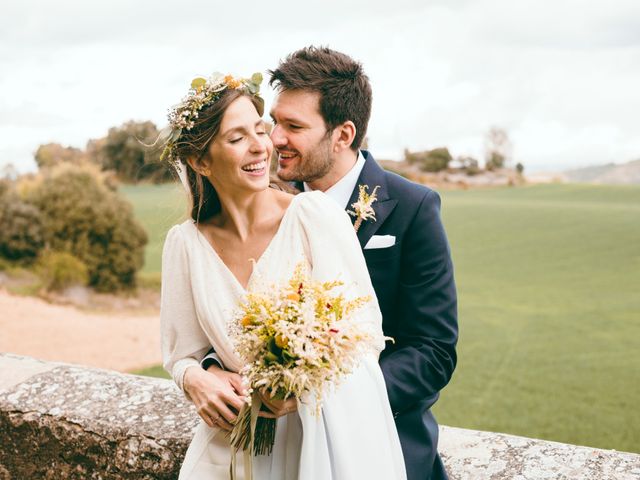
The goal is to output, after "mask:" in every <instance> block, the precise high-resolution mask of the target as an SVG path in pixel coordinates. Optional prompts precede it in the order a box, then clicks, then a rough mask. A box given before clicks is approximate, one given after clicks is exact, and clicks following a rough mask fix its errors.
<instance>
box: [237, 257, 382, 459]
mask: <svg viewBox="0 0 640 480" xmlns="http://www.w3.org/2000/svg"><path fill="white" fill-rule="evenodd" d="M342 285H343V282H341V281H338V280H336V281H330V282H318V281H314V280H312V279H311V278H310V276H309V272H308V269H307V267H306V263H300V264H298V265H297V267H296V269H295V271H294V273H293V276H292V277H291V279H290V280H289V281H288V282H287V283H286V284H284V285H282V286H276V287H273V288H270V289H269V291H268V292H266V293H248V294H247V296H246V298H245V299H244V301H243V302H242V303H241V304H240V308H239V313H238V316H237V318H236V319H235V321H234V322H232V325H231V332H230V334H231V338H232V340H233V341H234V343H235V348H236V351H237V352H238V354H239V356H240V357H241V358H242V360H243V361H244V364H245V366H244V367H243V368H242V369H241V371H240V374H241V375H242V376H243V377H244V379H245V382H246V383H247V385H248V387H249V389H248V392H249V393H248V398H247V403H246V404H245V406H244V407H243V408H242V410H241V411H240V412H239V414H238V418H237V420H236V423H235V425H234V428H233V431H232V432H231V444H232V446H233V447H234V448H235V451H238V450H249V451H253V453H254V455H265V454H270V453H271V451H272V448H273V444H274V440H275V428H276V420H275V419H273V418H265V417H261V416H259V415H258V414H259V411H260V408H261V402H260V397H259V395H258V393H257V390H261V389H266V390H268V391H269V392H270V393H271V396H272V397H274V398H276V399H281V400H286V399H287V398H290V397H295V398H297V399H298V400H299V401H301V402H304V401H305V399H308V398H309V396H312V398H313V397H314V398H315V400H316V402H315V407H316V408H315V410H313V412H315V413H316V414H318V413H319V412H320V409H321V407H322V398H323V394H324V393H325V392H326V391H327V389H328V388H332V387H335V386H336V385H338V383H339V382H340V380H341V379H342V378H343V377H344V376H345V375H347V374H349V373H350V372H352V371H353V369H354V368H355V367H356V366H357V365H358V363H359V360H360V359H361V358H362V356H363V355H365V354H367V353H369V352H376V353H377V349H376V345H379V343H380V341H381V340H382V341H383V339H384V337H383V336H382V334H381V333H380V332H375V331H371V330H372V329H368V328H367V326H366V325H365V324H362V323H357V322H356V321H354V319H353V314H354V313H355V312H356V310H358V309H360V308H361V307H363V306H364V305H365V304H367V303H368V302H370V301H371V298H370V297H357V298H354V299H351V300H348V299H346V298H345V296H344V295H343V294H342V293H337V292H335V291H334V290H335V289H336V288H337V287H340V286H342Z"/></svg>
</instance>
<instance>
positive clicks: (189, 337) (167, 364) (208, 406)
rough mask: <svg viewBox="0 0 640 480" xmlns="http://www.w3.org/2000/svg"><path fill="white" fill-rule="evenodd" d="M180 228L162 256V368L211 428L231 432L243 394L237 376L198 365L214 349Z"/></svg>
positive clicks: (172, 233)
mask: <svg viewBox="0 0 640 480" xmlns="http://www.w3.org/2000/svg"><path fill="white" fill-rule="evenodd" d="M182 235H183V233H182V231H181V230H180V226H175V227H173V228H172V229H171V230H170V231H169V233H168V234H167V239H166V240H165V244H164V249H163V251H162V291H161V300H160V326H161V344H162V357H163V366H164V368H165V369H166V370H167V371H168V372H169V373H170V374H171V376H172V377H173V379H174V381H175V382H176V384H177V385H178V387H179V388H180V389H181V390H182V391H183V392H184V393H185V395H186V396H187V398H188V399H189V400H191V401H192V402H193V403H194V405H195V406H196V409H197V410H198V414H199V415H200V416H201V417H202V419H203V420H204V421H205V422H206V423H207V424H208V425H209V426H211V427H213V426H214V421H213V420H214V419H217V418H219V417H222V418H220V420H219V421H218V424H217V425H218V426H220V427H222V428H230V427H231V425H230V423H231V422H232V421H234V420H235V413H234V412H233V409H235V410H239V409H240V408H241V407H242V404H243V399H242V397H243V396H244V394H245V393H244V389H243V387H242V380H241V378H240V376H239V375H237V374H235V373H232V372H225V371H222V370H220V369H219V368H215V367H211V368H210V369H209V371H205V370H202V369H201V368H200V359H202V357H203V356H204V355H205V354H206V352H207V351H208V350H209V348H210V343H209V339H208V338H207V336H206V335H205V334H204V332H203V331H202V329H201V328H200V324H199V323H198V318H197V315H196V310H195V302H194V298H193V293H192V289H191V276H190V273H189V263H188V257H187V252H186V248H185V243H184V238H183V237H182Z"/></svg>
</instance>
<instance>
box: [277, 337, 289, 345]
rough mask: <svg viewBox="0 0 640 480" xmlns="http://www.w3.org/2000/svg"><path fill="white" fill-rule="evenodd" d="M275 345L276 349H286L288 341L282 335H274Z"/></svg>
mask: <svg viewBox="0 0 640 480" xmlns="http://www.w3.org/2000/svg"><path fill="white" fill-rule="evenodd" d="M276 345H277V346H278V348H287V345H289V340H288V339H287V338H285V337H283V336H282V335H276Z"/></svg>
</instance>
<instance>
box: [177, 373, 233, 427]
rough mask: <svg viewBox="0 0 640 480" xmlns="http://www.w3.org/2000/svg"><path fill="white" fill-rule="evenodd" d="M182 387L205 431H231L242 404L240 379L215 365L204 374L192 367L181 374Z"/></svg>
mask: <svg viewBox="0 0 640 480" xmlns="http://www.w3.org/2000/svg"><path fill="white" fill-rule="evenodd" d="M183 383H184V389H185V391H186V392H187V394H188V395H189V397H191V401H193V404H194V405H195V406H196V410H197V411H198V415H200V417H202V420H204V422H205V423H206V424H207V425H208V426H209V427H211V428H213V427H220V428H222V429H223V430H231V429H232V428H233V422H235V420H236V416H237V412H239V411H240V409H241V408H242V406H243V405H244V403H245V400H244V396H245V395H246V390H245V388H244V385H243V384H242V377H240V375H238V374H237V373H233V372H227V371H224V370H222V369H220V368H219V367H218V366H216V365H211V366H210V367H209V368H208V369H207V370H206V371H205V370H203V369H202V368H196V367H192V368H188V369H187V371H186V372H185V373H184V381H183Z"/></svg>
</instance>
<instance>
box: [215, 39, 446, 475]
mask: <svg viewBox="0 0 640 480" xmlns="http://www.w3.org/2000/svg"><path fill="white" fill-rule="evenodd" d="M270 73H271V80H270V82H269V83H270V85H271V86H273V87H275V89H276V92H277V96H276V98H275V101H274V104H273V107H272V109H271V117H272V118H273V122H274V128H273V131H272V132H271V139H272V140H273V143H274V146H275V149H276V151H277V152H278V176H279V177H280V178H281V179H282V180H285V181H290V182H295V183H296V186H297V187H298V189H300V190H322V191H323V192H325V193H326V194H327V195H328V196H329V197H331V198H333V199H334V200H335V201H336V202H338V203H339V204H340V205H341V206H342V207H343V208H346V209H351V204H353V203H354V202H356V201H357V199H358V191H359V188H358V187H359V186H360V185H366V186H368V188H369V193H370V192H371V191H372V190H373V189H374V188H375V187H379V188H378V190H377V201H375V202H374V203H373V209H374V211H375V221H374V220H367V221H365V222H363V223H362V225H361V226H360V228H359V229H358V232H357V235H358V239H359V241H360V245H361V246H362V248H363V253H364V257H365V260H366V263H367V267H368V269H369V274H370V275H371V280H372V283H373V287H374V289H375V292H376V295H377V297H378V302H379V304H380V309H381V310H382V317H383V325H382V326H383V330H384V334H385V335H387V336H390V337H393V338H394V339H395V343H388V344H387V346H386V348H385V350H384V351H383V352H382V354H381V356H380V366H381V367H382V371H383V374H384V378H385V382H386V386H387V392H388V395H389V399H390V403H391V408H392V410H393V414H394V417H395V421H396V426H397V429H398V433H399V436H400V442H401V444H402V450H403V454H404V459H405V464H406V468H407V476H408V479H409V480H427V479H438V480H440V479H446V478H447V475H446V472H445V469H444V466H443V464H442V461H441V459H440V457H439V455H438V454H437V443H438V425H437V424H436V421H435V418H434V417H433V415H432V414H431V411H430V408H431V406H432V405H433V404H434V403H435V402H436V400H437V399H438V396H439V394H440V390H441V389H442V388H443V387H444V386H445V385H446V384H447V383H448V382H449V380H450V379H451V375H452V373H453V370H454V368H455V365H456V351H455V346H456V342H457V338H458V323H457V311H456V310H457V309H456V289H455V284H454V279H453V266H452V263H451V256H450V252H449V246H448V243H447V239H446V236H445V232H444V229H443V227H442V223H441V221H440V198H439V196H438V194H437V193H436V192H434V191H433V190H430V189H429V188H427V187H424V186H422V185H418V184H416V183H412V182H409V181H408V180H405V179H404V178H402V177H400V176H398V175H395V174H393V173H389V172H386V171H384V170H383V169H382V168H380V167H379V166H378V164H377V163H376V162H375V160H374V159H373V156H372V155H371V154H370V153H369V152H367V151H365V150H360V146H361V144H362V142H363V139H364V138H365V134H366V131H367V125H368V123H369V117H370V113H371V86H370V84H369V79H368V78H367V76H366V75H365V74H364V72H363V69H362V66H361V65H360V64H359V63H357V62H355V61H354V60H353V59H351V58H350V57H348V56H347V55H344V54H342V53H339V52H336V51H334V50H331V49H328V48H315V47H308V48H303V49H301V50H298V51H296V52H294V53H292V54H291V55H289V56H288V57H287V58H286V59H285V60H284V61H282V62H281V63H280V64H279V65H278V68H276V69H275V70H273V71H271V72H270ZM208 361H209V360H208V359H205V361H204V362H203V366H205V367H206V365H207V362H208ZM353 408H357V405H354V406H353ZM283 413H284V412H283Z"/></svg>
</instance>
